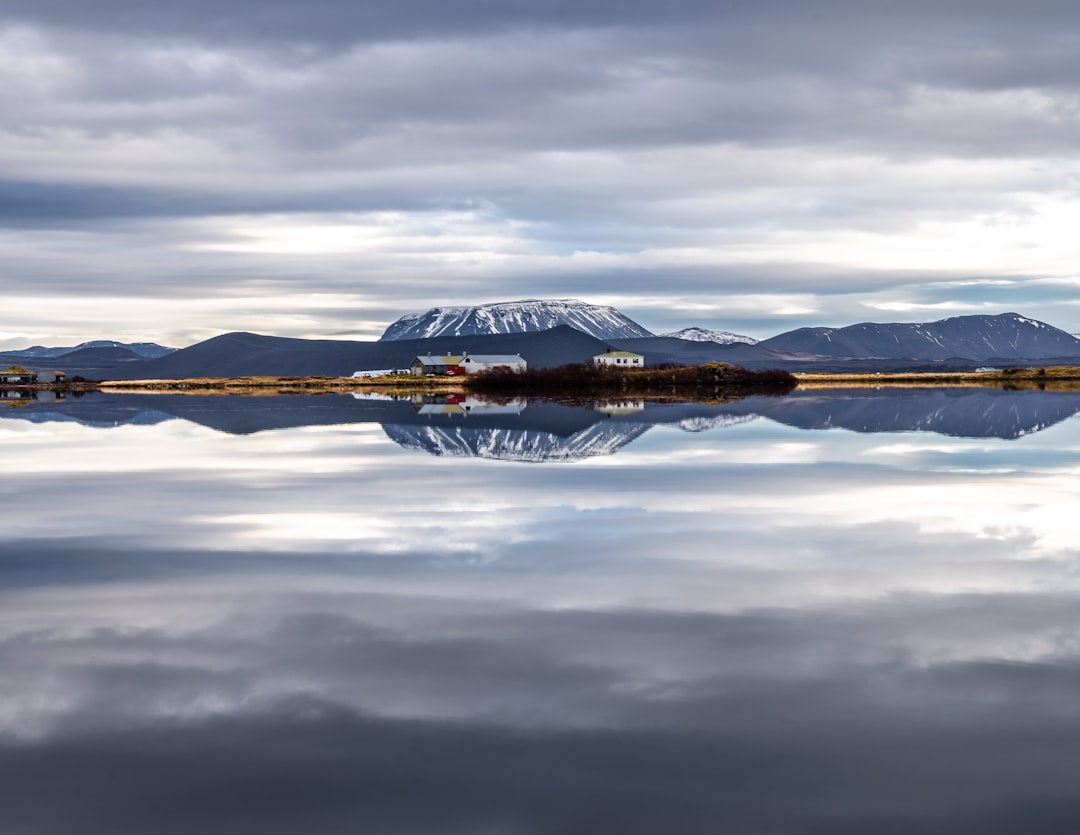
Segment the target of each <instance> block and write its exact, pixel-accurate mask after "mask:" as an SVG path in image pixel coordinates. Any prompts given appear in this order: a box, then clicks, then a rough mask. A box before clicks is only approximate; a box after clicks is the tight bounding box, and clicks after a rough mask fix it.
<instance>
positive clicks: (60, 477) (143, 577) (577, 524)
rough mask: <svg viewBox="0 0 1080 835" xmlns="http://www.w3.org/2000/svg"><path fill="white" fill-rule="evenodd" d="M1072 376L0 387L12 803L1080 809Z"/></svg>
mask: <svg viewBox="0 0 1080 835" xmlns="http://www.w3.org/2000/svg"><path fill="white" fill-rule="evenodd" d="M1077 411H1080V395H1073V394H1064V393H1039V392H1004V391H995V390H988V389H987V390H970V389H968V390H933V391H930V392H925V391H921V392H920V391H913V390H901V391H880V392H874V391H849V392H841V393H834V394H831V395H830V394H824V393H821V392H811V393H806V392H800V393H796V394H795V395H792V396H789V397H786V398H750V399H747V400H743V401H739V402H736V403H730V404H719V405H716V404H714V405H707V404H651V403H641V402H625V403H609V404H598V405H594V406H593V407H591V408H572V407H569V406H565V405H561V404H556V403H525V402H522V401H509V402H505V403H501V404H494V405H493V404H484V403H479V402H477V401H472V400H468V401H464V400H463V401H460V402H453V401H451V402H446V401H445V399H444V400H433V399H431V398H429V399H428V400H427V401H424V400H419V401H416V402H413V401H408V400H402V401H392V400H381V399H358V398H352V397H344V396H332V397H318V398H300V397H279V398H235V397H209V398H198V397H183V396H153V397H151V396H145V395H143V396H140V395H128V396H125V395H88V396H86V397H84V398H78V399H71V400H65V401H59V402H45V401H39V402H33V403H26V404H17V405H11V404H7V403H0V445H2V449H3V452H4V460H5V470H6V472H5V475H6V478H5V479H4V481H3V487H2V488H0V489H2V490H3V493H4V496H3V498H4V516H3V518H4V525H5V531H4V534H5V535H4V540H3V544H2V545H0V659H2V664H3V670H4V673H5V674H4V676H3V677H2V679H0V810H2V811H0V816H2V819H3V821H4V831H11V832H16V833H38V832H41V833H79V834H80V835H85V833H98V832H100V833H110V835H116V833H129V832H130V833H150V832H152V833H163V834H164V835H169V834H170V833H191V832H199V833H212V832H222V833H256V832H258V833H295V832H318V833H353V832H358V831H371V832H382V833H399V832H400V833H428V832H440V833H489V832H490V833H503V832H507V833H569V832H582V833H596V832H648V833H652V832H659V831H663V832H686V833H695V832H702V833H705V832H709V833H714V832H739V833H787V832H791V833H802V832H813V833H819V832H820V833H826V832H828V833H836V832H860V833H862V832H904V833H911V832H914V833H920V832H927V833H930V832H934V833H939V832H964V833H967V832H971V833H976V832H977V833H996V832H1002V833H1004V832H1009V833H1014V832H1018V831H1024V832H1058V831H1060V832H1066V831H1068V832H1073V831H1075V830H1076V826H1077V824H1078V823H1080V799H1078V797H1077V794H1076V790H1075V786H1076V783H1077V778H1078V776H1080V774H1078V772H1080V766H1078V765H1077V763H1080V699H1078V698H1077V697H1078V695H1080V605H1078V604H1080V579H1078V576H1080V575H1078V572H1077V567H1078V562H1080V561H1078V556H1080V553H1078V546H1077V541H1078V539H1077V533H1078V528H1080V523H1078V522H1077V521H1076V520H1077V512H1076V508H1077V507H1078V506H1080V505H1078V501H1077V500H1078V498H1080V488H1078V487H1077V474H1078V473H1080V422H1078V421H1077V420H1075V419H1074V417H1073V416H1074V415H1075V414H1076V412H1077Z"/></svg>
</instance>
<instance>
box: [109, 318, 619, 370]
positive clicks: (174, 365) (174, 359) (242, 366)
mask: <svg viewBox="0 0 1080 835" xmlns="http://www.w3.org/2000/svg"><path fill="white" fill-rule="evenodd" d="M466 351H471V352H473V353H477V354H520V355H521V356H522V357H524V358H525V360H526V361H527V362H528V363H529V365H530V367H533V368H548V367H552V366H557V365H565V364H566V363H571V362H586V361H588V360H589V359H591V358H592V357H593V356H595V355H596V354H599V353H602V352H603V351H604V343H603V342H601V341H600V340H598V339H595V338H593V337H591V336H588V335H587V334H584V333H581V332H580V331H577V330H574V329H573V328H571V327H569V326H567V325H560V326H559V327H556V328H551V329H550V330H546V331H540V332H534V333H508V334H492V335H472V336H458V337H453V336H446V337H439V338H438V339H408V340H396V341H391V342H355V341H345V340H332V339H294V338H291V337H283V336H263V335H260V334H254V333H227V334H222V335H221V336H215V337H214V338H213V339H208V340H206V341H205V342H200V343H198V344H196V345H192V346H191V347H189V348H182V349H180V350H179V351H176V352H175V353H172V354H169V355H168V356H165V357H161V358H159V359H154V360H146V361H145V362H141V363H137V364H134V365H132V366H123V367H118V368H116V369H114V370H113V371H112V372H110V373H109V374H108V378H109V379H113V380H134V379H159V380H170V379H178V378H183V377H244V376H258V375H268V376H298V377H299V376H331V377H347V376H349V375H350V374H352V373H353V372H354V371H371V370H381V369H394V368H408V367H409V364H410V363H411V362H412V361H413V359H414V358H415V357H417V356H422V355H429V354H461V353H464V352H466Z"/></svg>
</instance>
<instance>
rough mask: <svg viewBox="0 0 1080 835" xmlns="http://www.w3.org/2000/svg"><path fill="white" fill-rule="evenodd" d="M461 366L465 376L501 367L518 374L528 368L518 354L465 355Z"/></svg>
mask: <svg viewBox="0 0 1080 835" xmlns="http://www.w3.org/2000/svg"><path fill="white" fill-rule="evenodd" d="M461 365H462V367H463V368H464V369H465V373H466V374H475V373H476V372H477V371H487V370H488V369H491V368H501V367H504V368H509V369H510V370H511V371H517V372H519V373H520V372H522V371H524V370H525V369H526V368H527V367H528V363H526V362H525V360H524V359H522V358H521V355H520V354H466V355H465V356H463V357H462V358H461Z"/></svg>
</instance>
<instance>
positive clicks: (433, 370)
mask: <svg viewBox="0 0 1080 835" xmlns="http://www.w3.org/2000/svg"><path fill="white" fill-rule="evenodd" d="M461 360H462V357H456V356H452V355H443V356H434V357H433V356H432V355H431V354H428V355H427V356H426V357H417V358H416V359H414V360H413V361H412V365H410V366H409V373H410V374H412V375H413V376H414V377H430V376H437V377H454V376H457V375H460V374H467V373H468V372H467V371H466V370H465V368H464V366H463V365H462V364H461Z"/></svg>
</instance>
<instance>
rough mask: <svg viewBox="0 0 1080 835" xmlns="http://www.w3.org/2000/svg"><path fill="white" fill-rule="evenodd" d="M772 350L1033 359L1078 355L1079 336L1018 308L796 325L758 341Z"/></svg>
mask: <svg viewBox="0 0 1080 835" xmlns="http://www.w3.org/2000/svg"><path fill="white" fill-rule="evenodd" d="M758 346H759V347H762V348H767V349H769V350H773V351H780V352H790V353H799V354H816V355H818V356H826V357H855V358H861V359H917V360H954V359H958V360H975V361H985V360H989V359H991V358H995V359H1008V358H1018V359H1019V358H1022V359H1029V360H1039V359H1048V358H1060V357H1080V339H1077V338H1076V337H1075V336H1073V335H1072V334H1070V333H1066V332H1065V331H1063V330H1060V329H1058V328H1055V327H1053V326H1052V325H1048V324H1046V323H1045V322H1040V321H1037V320H1035V319H1029V318H1027V317H1024V316H1021V315H1020V314H1018V313H1001V314H998V315H996V316H954V317H952V318H949V319H941V320H940V321H937V322H927V323H922V324H909V323H890V324H879V323H876V322H862V323H860V324H857V325H849V326H847V327H844V328H798V329H797V330H793V331H788V332H787V333H782V334H779V335H777V336H774V337H771V338H769V339H764V340H762V341H761V342H759V343H758Z"/></svg>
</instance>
